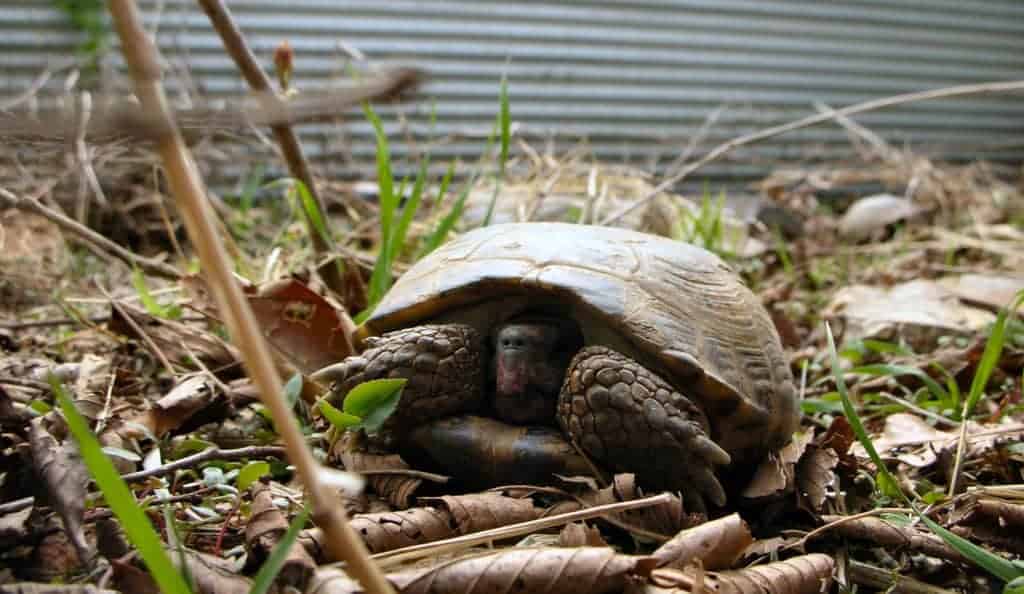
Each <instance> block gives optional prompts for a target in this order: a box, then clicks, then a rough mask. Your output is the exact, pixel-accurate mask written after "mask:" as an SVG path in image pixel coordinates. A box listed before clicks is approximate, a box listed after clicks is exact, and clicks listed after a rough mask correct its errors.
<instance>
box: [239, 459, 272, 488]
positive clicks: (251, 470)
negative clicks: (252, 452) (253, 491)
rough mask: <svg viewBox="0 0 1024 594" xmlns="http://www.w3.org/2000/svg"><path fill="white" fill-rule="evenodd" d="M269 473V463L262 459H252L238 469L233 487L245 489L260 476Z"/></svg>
mask: <svg viewBox="0 0 1024 594" xmlns="http://www.w3.org/2000/svg"><path fill="white" fill-rule="evenodd" d="M268 474H270V463H269V462H266V461H264V460H253V461H252V462H249V463H248V464H246V465H245V466H243V467H242V469H241V470H239V471H238V478H237V479H236V480H235V487H237V488H238V490H239V491H245V490H246V489H248V488H249V487H250V486H252V484H253V483H255V482H256V481H258V480H260V479H261V478H262V477H264V476H266V475H268Z"/></svg>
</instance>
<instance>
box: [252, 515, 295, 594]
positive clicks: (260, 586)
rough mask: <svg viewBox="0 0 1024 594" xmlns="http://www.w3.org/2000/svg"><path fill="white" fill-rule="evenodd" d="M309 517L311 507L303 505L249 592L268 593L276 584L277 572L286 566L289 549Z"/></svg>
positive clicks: (264, 563)
mask: <svg viewBox="0 0 1024 594" xmlns="http://www.w3.org/2000/svg"><path fill="white" fill-rule="evenodd" d="M308 519H309V508H308V507H303V508H302V511H301V512H299V515H297V516H295V519H294V520H292V523H291V524H289V525H288V531H287V532H285V533H284V536H282V537H281V540H280V541H279V542H278V543H277V545H275V546H274V550H273V551H271V553H270V556H269V557H267V560H266V561H264V562H263V565H262V566H261V567H260V570H259V571H258V572H256V577H255V578H253V582H252V588H250V589H249V594H266V593H267V592H269V591H270V587H271V586H272V585H273V584H274V580H275V579H276V578H277V574H278V573H280V571H281V568H282V567H284V562H285V561H286V560H287V559H288V551H290V550H291V548H292V545H294V544H295V540H296V539H297V538H298V537H299V532H300V531H301V530H302V528H303V527H304V526H305V525H306V521H307V520H308Z"/></svg>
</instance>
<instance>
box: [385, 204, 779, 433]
mask: <svg viewBox="0 0 1024 594" xmlns="http://www.w3.org/2000/svg"><path fill="white" fill-rule="evenodd" d="M522 293H530V294H536V293H540V294H543V295H546V296H550V297H553V298H556V299H559V300H560V301H563V302H565V303H568V304H571V305H572V306H574V307H577V308H582V309H584V310H586V311H588V312H589V313H590V314H592V315H594V316H596V318H597V319H600V320H602V321H603V322H604V323H605V324H606V325H607V326H608V327H609V328H612V329H614V330H615V331H617V332H618V333H620V334H621V335H622V336H623V337H625V338H626V339H627V340H628V341H629V342H631V343H632V344H634V345H635V346H636V347H637V350H638V351H639V352H641V353H644V354H645V356H646V357H647V358H648V359H649V361H650V362H651V363H652V364H656V365H655V366H656V367H657V368H660V369H662V370H667V371H668V372H669V373H670V374H671V376H672V377H671V378H670V379H671V380H672V381H673V382H674V383H676V384H677V385H678V387H679V388H680V389H682V390H684V391H685V392H687V393H690V394H691V395H692V396H695V397H697V398H698V400H699V401H700V402H701V404H702V406H704V407H705V412H706V413H707V415H708V418H709V419H710V421H711V423H712V427H713V431H714V433H715V434H716V435H715V438H716V440H717V441H719V443H721V444H722V446H723V447H724V448H725V449H726V450H728V451H730V452H742V451H743V450H746V449H748V448H760V449H763V448H765V447H772V446H775V445H781V444H782V443H784V442H785V441H787V440H788V439H789V437H790V435H791V434H792V432H793V431H794V430H795V428H796V425H797V420H798V412H797V404H796V391H795V388H794V386H793V378H792V373H791V371H790V368H789V365H788V364H787V362H786V358H785V356H784V353H783V351H782V347H781V345H780V342H779V339H778V335H777V333H776V330H775V327H774V325H773V323H772V321H771V319H770V317H769V316H768V313H767V312H766V311H765V309H764V308H763V306H762V305H761V303H760V301H759V300H758V299H757V297H756V296H755V295H754V294H753V293H752V292H751V291H750V290H749V289H748V288H747V287H746V286H744V285H743V283H742V282H741V280H740V279H739V278H738V276H737V275H736V274H735V273H734V272H733V271H732V269H731V268H730V267H729V266H728V265H727V264H725V263H724V262H723V261H722V260H721V259H719V258H718V257H717V256H715V255H714V254H712V253H710V252H708V251H706V250H703V249H701V248H698V247H696V246H693V245H689V244H686V243H682V242H679V241H674V240H671V239H668V238H664V237H659V236H654V235H648V234H644V233H638V232H635V231H629V230H625V229H616V228H609V227H593V226H586V225H573V224H566V223H515V224H504V225H494V226H490V227H484V228H480V229H476V230H473V231H470V232H468V233H466V234H464V235H462V236H460V237H458V238H455V239H453V240H451V241H449V242H448V243H446V244H444V245H442V246H441V247H440V248H438V249H437V250H435V251H434V252H433V253H431V254H430V255H428V256H427V257H425V258H423V259H421V260H420V261H419V262H417V263H416V264H415V265H413V266H412V267H411V268H410V269H409V270H408V271H407V272H406V273H405V274H404V275H403V276H402V277H401V278H400V279H399V280H398V282H397V283H396V284H395V286H394V287H393V288H392V290H391V291H390V292H389V293H388V294H387V295H386V296H385V298H384V300H383V301H382V302H381V303H380V304H379V305H378V307H377V309H376V310H375V312H374V314H373V316H372V317H371V318H370V320H368V321H367V324H366V330H367V331H368V332H371V333H380V332H385V331H388V330H392V329H395V328H399V327H405V326H409V325H412V324H416V323H422V322H424V321H428V320H430V319H431V318H433V317H435V316H437V315H439V314H441V313H444V312H449V311H451V310H453V309H454V308H458V307H460V306H464V305H468V304H472V303H476V302H479V301H481V300H484V299H490V298H495V297H503V296H505V295H512V294H522ZM646 360H647V359H645V361H646Z"/></svg>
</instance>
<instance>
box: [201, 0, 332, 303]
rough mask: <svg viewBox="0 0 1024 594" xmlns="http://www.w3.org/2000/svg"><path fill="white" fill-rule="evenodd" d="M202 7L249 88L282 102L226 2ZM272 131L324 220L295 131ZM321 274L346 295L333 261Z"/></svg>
mask: <svg viewBox="0 0 1024 594" xmlns="http://www.w3.org/2000/svg"><path fill="white" fill-rule="evenodd" d="M199 5H200V6H202V7H203V10H204V11H205V12H206V16H208V17H209V18H210V23H211V24H212V25H213V28H214V29H215V30H216V31H217V33H218V34H219V35H220V38H221V41H223V42H224V49H226V50H227V52H228V55H230V56H231V58H232V59H233V60H234V61H235V65H236V66H238V69H239V70H240V71H241V72H242V76H243V77H245V81H246V82H247V83H249V87H250V88H252V90H254V91H256V92H259V93H262V94H263V95H264V96H265V97H266V98H267V100H268V101H279V99H278V97H277V96H276V95H275V94H274V93H273V88H272V86H271V84H272V83H271V81H270V77H269V76H267V73H266V72H264V71H263V68H261V67H260V65H259V64H258V63H257V62H256V56H254V55H253V53H252V50H250V49H249V44H248V43H246V41H245V36H244V35H242V32H241V30H239V28H238V25H237V24H236V23H235V20H234V19H233V18H232V17H231V12H230V11H229V10H228V7H227V6H226V5H225V4H224V2H223V1H222V0H199ZM270 130H271V131H272V132H273V133H274V138H275V139H276V140H277V144H278V146H279V147H280V148H281V155H282V156H283V157H284V160H285V163H287V164H288V171H290V172H291V176H292V177H293V178H295V179H297V180H299V181H301V182H302V183H303V184H304V185H305V186H306V189H307V190H308V191H309V195H310V196H311V197H312V199H313V202H314V203H315V204H316V208H317V210H319V211H320V213H321V217H324V216H325V215H326V212H327V211H326V209H325V208H324V202H323V200H322V199H321V198H320V193H319V192H318V191H317V188H316V183H315V182H314V181H313V174H312V173H311V172H310V170H309V161H308V160H307V159H306V155H305V153H303V151H302V145H301V144H300V143H299V137H298V135H296V134H295V130H294V129H292V127H291V126H290V125H288V124H277V125H274V126H271V127H270ZM300 210H302V213H303V218H304V220H305V221H306V231H307V233H308V234H309V236H310V240H311V242H312V244H313V251H314V252H316V254H317V255H318V256H322V255H326V254H329V253H330V251H331V245H330V244H329V242H328V239H327V238H325V237H323V236H321V234H320V233H319V232H318V231H317V228H316V225H315V224H314V223H313V221H312V220H311V218H310V216H309V214H308V213H307V212H306V210H305V209H300ZM320 274H321V275H322V276H323V277H324V282H325V283H326V284H327V286H328V287H330V288H331V290H333V291H335V292H337V293H339V294H341V293H342V292H343V290H344V279H343V278H342V275H341V272H340V270H338V266H337V264H336V263H335V261H334V260H331V261H329V262H328V264H327V265H325V266H323V267H321V269H320Z"/></svg>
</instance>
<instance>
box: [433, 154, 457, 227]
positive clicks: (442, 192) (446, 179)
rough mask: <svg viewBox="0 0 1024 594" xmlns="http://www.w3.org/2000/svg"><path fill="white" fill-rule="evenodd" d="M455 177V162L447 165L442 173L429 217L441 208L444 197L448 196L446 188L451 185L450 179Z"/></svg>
mask: <svg viewBox="0 0 1024 594" xmlns="http://www.w3.org/2000/svg"><path fill="white" fill-rule="evenodd" d="M454 176H455V161H452V162H451V163H449V164H448V170H447V171H445V172H444V176H443V177H442V178H441V185H440V186H439V187H438V188H437V198H436V199H435V200H434V205H433V206H432V207H431V209H430V216H431V217H433V216H434V215H435V214H436V213H437V211H438V210H439V209H440V208H441V204H442V203H443V202H444V197H445V196H446V195H447V194H448V186H450V185H451V183H452V177H454Z"/></svg>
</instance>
